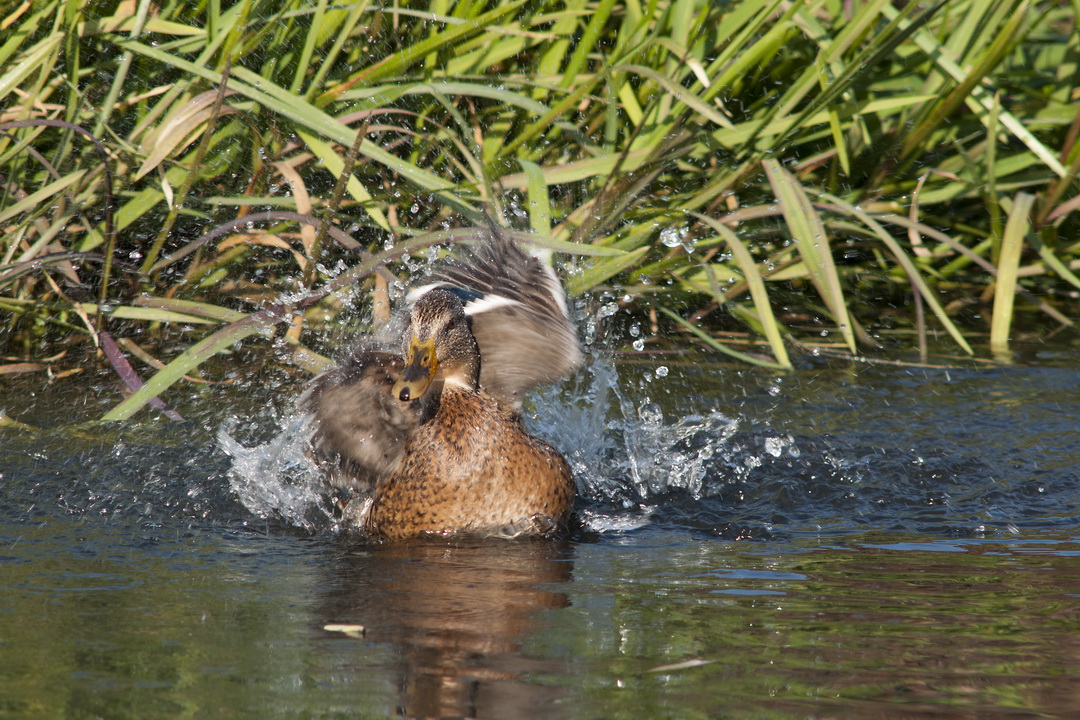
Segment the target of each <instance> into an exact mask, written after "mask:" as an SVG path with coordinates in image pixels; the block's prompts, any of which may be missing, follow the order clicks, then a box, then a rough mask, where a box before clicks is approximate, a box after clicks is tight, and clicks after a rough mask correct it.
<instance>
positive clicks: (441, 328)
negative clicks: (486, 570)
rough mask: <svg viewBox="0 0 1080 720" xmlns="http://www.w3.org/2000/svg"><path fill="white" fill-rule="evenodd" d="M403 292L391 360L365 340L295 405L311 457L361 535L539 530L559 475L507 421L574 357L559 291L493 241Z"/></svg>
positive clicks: (561, 501) (562, 481)
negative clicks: (404, 325) (309, 429)
mask: <svg viewBox="0 0 1080 720" xmlns="http://www.w3.org/2000/svg"><path fill="white" fill-rule="evenodd" d="M433 280H434V282H431V283H430V284H428V285H426V286H424V287H422V288H421V289H420V291H419V294H417V295H416V296H415V303H414V305H413V307H412V310H411V312H410V315H409V322H408V329H407V331H406V332H405V333H404V336H403V338H402V340H401V346H402V348H403V352H402V353H401V354H398V353H395V352H393V351H392V350H391V349H390V347H387V346H386V345H385V344H382V345H380V344H378V343H375V342H374V341H369V342H368V343H367V344H366V346H365V347H364V348H363V349H362V350H361V351H359V352H358V353H357V354H356V355H355V356H354V357H353V359H352V361H351V362H349V363H346V364H345V365H343V366H342V367H340V368H336V369H334V370H331V371H330V372H328V373H325V374H324V375H322V376H320V377H319V378H317V379H316V380H315V381H314V382H313V384H312V386H311V387H310V388H309V390H308V392H307V393H306V394H305V396H304V398H303V399H302V401H301V407H302V408H304V409H305V410H307V411H308V412H310V413H311V415H312V421H313V426H314V432H313V435H312V449H313V451H314V456H315V457H316V459H317V460H319V462H320V465H321V466H322V467H323V468H324V469H325V471H326V472H327V474H328V477H329V479H330V482H331V484H332V485H333V486H335V487H336V488H339V489H340V490H342V491H344V492H345V493H346V495H347V497H348V500H347V504H346V506H345V516H346V519H347V520H348V521H349V522H351V523H352V524H353V525H355V526H356V527H358V528H361V529H363V530H364V531H366V532H367V533H368V534H369V535H370V536H372V537H373V538H377V539H380V540H401V539H405V538H410V537H416V536H420V535H424V534H450V533H459V532H464V533H476V534H482V535H499V536H516V535H524V534H543V535H546V534H551V533H553V532H555V531H556V530H557V529H558V528H559V527H561V526H562V525H563V524H565V522H566V520H567V518H568V516H569V513H570V510H571V506H572V503H573V478H572V475H571V472H570V468H569V466H568V465H567V463H566V461H565V460H564V459H563V458H562V456H561V455H559V453H558V452H557V451H556V450H555V449H554V448H553V447H552V446H551V445H549V444H547V443H545V442H543V441H542V440H539V439H537V438H535V437H533V436H531V435H529V434H528V433H527V432H526V431H525V428H524V426H523V425H522V422H521V418H520V415H519V412H518V406H519V403H520V400H521V397H522V396H523V395H524V394H525V393H526V392H527V391H528V390H529V389H531V388H532V387H535V386H536V385H538V384H540V383H542V382H550V381H551V380H554V379H557V378H559V377H562V376H563V375H566V374H567V373H569V372H570V371H572V370H573V369H574V368H575V367H576V366H577V364H578V362H579V360H580V352H579V350H578V346H577V339H576V336H575V334H574V332H573V327H572V325H571V324H570V321H569V318H568V317H567V315H566V306H565V299H564V297H563V296H562V292H563V291H562V287H561V285H559V283H558V281H557V279H555V277H554V275H553V274H552V273H551V271H550V269H549V268H547V267H546V266H544V265H543V264H542V263H541V262H539V260H537V259H536V258H534V257H531V256H529V255H526V254H525V253H524V252H522V251H521V250H520V249H519V248H518V247H517V246H516V245H515V244H514V243H513V242H512V241H511V240H510V239H509V238H507V237H505V236H503V235H502V234H501V233H499V232H493V233H492V237H491V238H490V239H489V240H488V242H487V243H486V244H484V245H483V246H481V248H479V249H478V250H476V251H475V252H474V253H473V254H472V255H471V256H470V257H469V258H468V259H467V260H465V261H456V262H453V263H452V264H448V265H447V266H446V267H444V268H443V269H442V270H440V271H439V272H437V273H436V274H435V276H434V278H433Z"/></svg>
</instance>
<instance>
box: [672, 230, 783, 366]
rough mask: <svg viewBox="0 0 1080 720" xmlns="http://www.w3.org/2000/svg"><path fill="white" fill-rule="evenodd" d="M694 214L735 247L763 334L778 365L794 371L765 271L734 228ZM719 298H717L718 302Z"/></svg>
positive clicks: (735, 254)
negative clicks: (761, 270) (771, 299)
mask: <svg viewBox="0 0 1080 720" xmlns="http://www.w3.org/2000/svg"><path fill="white" fill-rule="evenodd" d="M691 214H692V215H693V216H694V217H696V218H698V219H699V220H701V221H702V222H704V223H705V224H706V225H708V226H709V227H710V228H712V229H713V231H715V232H716V233H718V234H719V235H720V237H722V238H724V240H725V242H727V244H728V247H729V248H731V254H732V256H733V257H734V259H735V262H737V263H738V264H739V269H740V270H742V274H743V277H744V278H745V279H746V284H747V286H748V287H749V288H750V297H751V298H752V299H753V301H754V309H755V310H756V311H757V316H758V319H759V321H760V322H761V326H762V331H763V332H764V333H765V339H766V340H768V341H769V347H771V348H772V351H773V355H774V356H775V357H776V363H777V365H779V366H780V367H782V368H785V369H788V370H790V369H791V360H789V359H788V354H787V348H786V347H785V346H784V340H783V338H782V337H780V325H779V323H777V322H776V316H775V315H774V314H773V311H772V305H771V303H770V302H769V293H768V291H767V290H766V289H765V281H764V280H763V279H762V277H761V272H760V271H759V270H758V267H757V264H756V263H755V262H754V258H753V257H752V256H751V255H750V251H749V250H748V249H747V247H746V245H745V244H744V243H743V241H742V240H740V239H739V237H738V236H737V235H736V234H735V233H734V232H732V231H731V229H730V228H728V227H726V226H725V225H723V224H722V223H719V222H717V221H716V220H715V219H714V218H711V217H708V216H707V215H702V214H700V213H691ZM719 299H720V298H717V300H719Z"/></svg>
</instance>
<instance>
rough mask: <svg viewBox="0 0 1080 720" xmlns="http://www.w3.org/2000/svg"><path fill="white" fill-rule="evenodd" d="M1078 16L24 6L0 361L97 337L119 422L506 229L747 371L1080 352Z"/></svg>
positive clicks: (316, 364)
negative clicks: (115, 390)
mask: <svg viewBox="0 0 1080 720" xmlns="http://www.w3.org/2000/svg"><path fill="white" fill-rule="evenodd" d="M1078 16H1080V1H1078V0H1070V1H1063V0H1056V1H1054V2H1032V1H1030V0H999V1H992V0H939V1H938V2H934V3H931V2H910V3H907V4H904V3H894V2H888V1H885V0H867V1H866V2H858V3H850V2H843V1H841V0H806V1H800V2H790V1H788V0H766V1H765V2H758V1H757V0H755V1H753V2H751V1H749V0H736V1H732V2H722V1H721V2H717V1H715V0H666V1H663V2H661V1H660V0H628V1H624V2H615V0H587V1H586V0H564V1H563V2H555V1H553V0H552V1H545V0H531V1H526V0H510V1H502V2H483V1H478V2H471V1H469V0H461V1H458V2H455V1H454V0H433V1H431V2H409V1H408V0H401V1H398V2H394V3H390V4H376V3H372V2H364V1H361V2H354V3H347V4H346V3H330V2H327V1H326V0H313V1H310V2H299V1H297V0H274V1H273V2H271V1H270V0H240V1H239V2H234V3H228V2H221V0H204V1H203V2H198V3H180V2H169V1H167V0H160V1H158V2H150V1H149V0H124V1H122V2H116V1H115V0H112V1H105V2H94V3H91V2H86V1H85V0H69V1H65V2H61V1H60V0H52V1H49V0H40V1H35V2H21V3H20V2H15V3H8V4H6V5H5V6H4V7H3V9H2V10H0V231H2V233H0V343H2V344H3V349H4V353H3V354H4V355H5V357H6V358H7V359H6V360H5V361H4V363H5V364H4V365H2V366H0V371H3V372H19V371H22V370H35V369H41V368H52V367H53V366H54V365H55V363H53V362H52V361H51V360H50V359H49V358H50V357H52V356H51V355H50V353H52V352H53V351H54V350H56V349H57V348H58V347H59V348H61V351H62V352H63V351H65V350H66V349H68V348H70V347H76V348H85V349H88V350H90V351H92V352H90V353H87V354H85V358H86V360H85V362H87V363H93V362H97V361H98V359H103V360H104V361H108V362H109V363H110V364H111V365H112V366H113V368H115V370H116V371H117V372H118V373H119V374H120V376H121V378H122V379H123V380H124V382H125V383H126V384H127V385H128V386H129V388H130V389H131V390H132V394H131V395H130V396H129V397H128V398H126V399H124V400H123V401H122V402H120V401H118V404H117V405H116V406H115V407H114V408H113V409H112V410H111V411H110V412H109V413H108V414H107V415H106V416H105V419H110V420H117V419H123V418H126V417H129V416H131V415H132V414H133V413H134V412H136V411H138V410H139V409H140V408H142V407H143V406H145V405H146V404H147V403H155V404H158V405H159V406H160V407H164V406H163V405H162V400H161V398H159V397H158V396H159V395H161V394H162V393H163V392H164V391H165V390H166V389H167V388H168V387H169V386H170V385H172V384H173V383H174V382H176V380H178V379H179V378H180V377H182V376H184V375H185V374H187V373H192V372H197V371H198V369H199V367H200V365H202V364H203V363H205V362H206V361H207V360H208V359H210V358H212V357H213V356H214V355H215V354H216V353H218V352H220V351H221V350H223V349H226V348H229V347H231V346H232V345H234V344H236V343H238V342H244V343H255V344H257V341H255V340H248V339H247V338H249V337H251V336H255V335H257V336H262V337H274V338H277V341H278V344H279V345H280V346H282V347H287V348H288V349H289V352H287V353H284V354H283V355H282V354H279V355H278V357H284V358H285V360H286V361H287V362H289V363H293V364H296V365H298V366H301V367H303V368H305V369H309V370H312V371H315V370H318V369H320V368H321V367H324V366H325V364H326V362H327V361H326V360H325V358H323V356H322V355H320V354H319V353H318V352H316V350H318V349H319V347H318V346H319V338H320V337H322V334H323V333H324V330H325V329H326V328H327V326H328V325H331V324H333V323H335V322H338V320H339V318H340V317H341V316H342V313H343V312H344V309H345V308H346V306H347V305H348V304H349V302H351V300H352V299H354V298H361V299H363V300H364V301H365V302H370V306H369V307H370V308H372V310H371V312H370V314H369V317H370V318H371V320H370V321H373V322H379V321H380V320H381V318H382V317H383V312H384V308H385V307H386V302H387V300H388V299H389V298H391V297H393V296H394V295H395V294H397V293H399V292H400V289H401V286H402V284H403V283H405V282H407V281H408V279H409V278H410V276H411V273H412V271H413V270H414V269H416V268H419V267H421V266H422V265H423V263H424V262H425V261H426V258H428V257H430V253H433V252H438V251H441V250H440V249H439V248H445V247H446V246H447V245H448V244H450V243H452V242H454V241H457V240H461V239H467V238H468V236H469V232H468V231H466V230H464V228H467V227H469V226H476V225H480V226H482V225H483V224H484V223H486V222H497V223H499V224H502V225H506V226H508V227H510V228H512V229H513V230H515V231H518V232H520V233H522V236H523V237H526V234H528V235H527V236H528V237H531V238H532V239H533V240H534V241H535V242H536V243H537V244H538V245H539V246H541V247H546V248H550V249H552V250H554V251H556V255H555V261H556V262H557V263H559V264H561V265H563V266H564V267H565V269H566V270H567V273H568V276H569V289H570V291H571V293H572V294H574V295H591V296H594V297H598V298H601V299H602V302H603V304H604V307H610V306H611V303H617V304H618V305H619V306H624V307H625V308H626V310H627V312H630V313H638V314H642V315H646V316H648V317H649V319H650V320H651V323H652V326H653V327H655V328H657V332H658V333H659V334H661V335H665V336H667V337H668V338H669V339H670V338H675V340H674V342H675V343H682V344H687V343H695V344H702V345H705V346H707V347H709V348H711V349H713V350H715V351H718V352H722V353H726V354H729V355H734V356H735V357H737V358H739V359H740V360H743V361H746V362H751V363H755V364H761V365H766V366H770V367H775V368H780V369H786V368H790V367H791V365H792V362H791V357H792V356H793V355H797V354H799V353H805V352H807V351H809V350H810V349H813V348H821V347H823V346H825V345H826V344H828V345H829V346H830V347H834V348H839V349H840V350H842V351H843V352H845V353H848V354H866V353H869V354H873V352H874V351H875V349H876V348H877V347H878V346H879V343H881V342H882V336H883V335H888V334H889V333H907V334H910V335H911V336H913V337H914V338H915V341H914V343H915V344H917V346H918V347H919V349H920V352H921V353H922V355H923V356H924V357H925V356H926V353H927V350H926V337H927V335H928V334H929V333H937V334H939V335H940V336H942V337H945V338H948V339H949V341H950V342H951V343H952V345H953V347H955V348H956V349H957V351H958V352H960V353H966V354H970V353H973V352H974V349H973V344H974V343H973V340H972V338H973V337H975V336H979V337H980V338H985V337H986V335H987V334H988V345H989V348H990V350H991V351H992V352H993V353H995V354H997V355H998V356H999V357H1007V353H1008V350H1009V339H1010V334H1011V333H1013V332H1014V331H1015V327H1016V324H1017V320H1016V318H1017V317H1018V315H1024V316H1030V317H1031V318H1033V319H1035V320H1037V321H1038V322H1037V323H1036V324H1039V323H1041V326H1042V327H1043V328H1045V332H1046V333H1049V332H1052V331H1055V330H1056V329H1058V328H1071V327H1072V325H1073V321H1072V320H1071V319H1070V316H1071V315H1073V314H1074V311H1075V309H1076V307H1077V298H1078V297H1080V278H1078V277H1077V275H1076V272H1077V270H1078V268H1080V232H1078V229H1080V183H1078V182H1077V172H1078V170H1080V143H1078V136H1080V89H1078V87H1077V84H1078V81H1080V67H1078V64H1080V29H1078V27H1077V17H1078ZM601 314H603V313H601ZM1041 319H1045V321H1042V320H1041ZM1070 332H1071V330H1070ZM823 335H824V336H826V337H827V340H823V338H822V336H823ZM982 341H983V340H980V342H982ZM129 357H134V358H138V359H139V362H145V363H147V364H148V365H153V366H154V368H152V369H151V371H150V372H149V373H146V372H143V373H142V374H143V375H147V376H148V377H149V380H148V381H147V382H146V383H145V384H144V383H143V382H142V380H141V379H140V377H139V372H138V371H136V370H135V369H134V368H133V367H132V366H131V365H130V364H129V360H128V358H129ZM68 361H70V358H69V359H68ZM57 367H58V366H57Z"/></svg>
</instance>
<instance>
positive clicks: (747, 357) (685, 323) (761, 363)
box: [656, 305, 788, 370]
mask: <svg viewBox="0 0 1080 720" xmlns="http://www.w3.org/2000/svg"><path fill="white" fill-rule="evenodd" d="M656 309H657V310H659V311H660V312H662V313H663V314H664V315H666V316H668V317H669V318H671V319H672V320H674V321H675V323H676V324H677V325H678V326H679V327H681V328H683V329H684V330H686V331H687V332H689V333H690V334H691V335H693V336H694V337H696V338H697V339H698V340H700V341H701V342H703V343H704V344H705V345H707V346H708V347H710V348H712V349H713V350H715V351H717V352H719V353H723V354H724V355H728V356H729V357H733V358H735V359H736V360H740V361H742V362H744V363H747V364H749V365H756V366H758V367H764V368H772V369H774V370H786V369H788V368H786V367H785V366H783V365H781V364H779V363H775V362H771V361H769V360H766V359H765V358H762V357H759V356H757V355H751V354H749V353H744V352H739V351H738V350H734V349H732V348H729V347H728V346H727V345H724V344H723V343H721V342H719V341H717V340H716V338H714V337H713V336H712V335H709V333H707V332H705V331H704V330H702V329H701V328H699V327H695V326H694V324H693V323H691V322H690V321H689V320H687V319H686V318H684V317H683V316H681V315H679V314H678V313H677V312H675V311H674V310H671V309H669V308H666V307H664V306H663V305H657V306H656Z"/></svg>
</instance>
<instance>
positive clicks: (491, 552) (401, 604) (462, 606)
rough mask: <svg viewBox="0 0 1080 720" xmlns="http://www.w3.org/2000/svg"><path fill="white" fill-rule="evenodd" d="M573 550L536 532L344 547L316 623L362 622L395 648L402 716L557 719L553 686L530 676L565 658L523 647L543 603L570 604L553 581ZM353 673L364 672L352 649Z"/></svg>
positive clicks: (551, 670)
mask: <svg viewBox="0 0 1080 720" xmlns="http://www.w3.org/2000/svg"><path fill="white" fill-rule="evenodd" d="M571 558H572V548H571V547H570V546H569V544H568V543H566V542H564V541H561V540H548V539H542V538H520V539H517V540H511V541H506V540H502V539H477V540H470V541H462V542H459V543H456V544H454V545H453V546H450V545H447V544H446V543H445V542H443V543H436V542H407V543H394V544H387V545H381V546H368V547H362V546H356V547H353V548H350V549H343V550H342V557H341V562H340V567H338V568H337V569H338V570H340V574H339V575H336V576H335V577H333V578H329V579H328V582H327V585H328V586H329V587H332V588H333V592H332V594H331V595H330V596H329V597H327V598H326V605H325V614H324V616H323V619H324V620H325V623H327V624H329V623H349V624H359V625H363V626H364V627H365V628H366V635H365V641H366V642H370V643H377V644H386V645H389V646H390V647H392V648H393V649H394V650H395V654H396V658H397V662H398V666H397V668H396V669H395V670H394V675H395V677H394V678H393V681H394V682H396V684H397V686H398V689H399V690H398V692H399V696H398V697H399V700H398V702H399V707H398V708H397V711H398V713H400V714H401V715H403V716H405V717H416V718H420V717H423V718H435V717H440V718H442V717H473V718H555V717H561V715H560V714H559V713H558V711H557V705H556V704H555V702H554V701H556V700H558V699H559V698H560V697H561V696H562V694H563V693H564V692H565V691H564V690H563V689H562V688H559V687H556V686H553V685H550V684H544V683H538V682H531V681H530V678H531V677H536V676H543V675H554V674H562V673H565V672H567V671H568V668H567V667H566V663H562V662H560V661H555V660H539V659H530V658H528V657H525V656H524V655H523V653H522V645H523V643H524V641H525V640H526V639H527V638H528V637H529V636H531V635H533V634H534V633H536V632H537V627H536V624H537V619H538V616H540V615H541V614H542V611H545V610H552V609H558V608H564V607H567V606H568V605H569V600H568V599H567V596H566V595H565V594H564V593H562V592H560V591H559V588H558V586H559V585H562V584H564V583H568V582H570V580H571V576H572V573H573V563H572V559H571ZM356 672H357V673H370V672H371V665H370V657H358V658H357V664H356Z"/></svg>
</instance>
